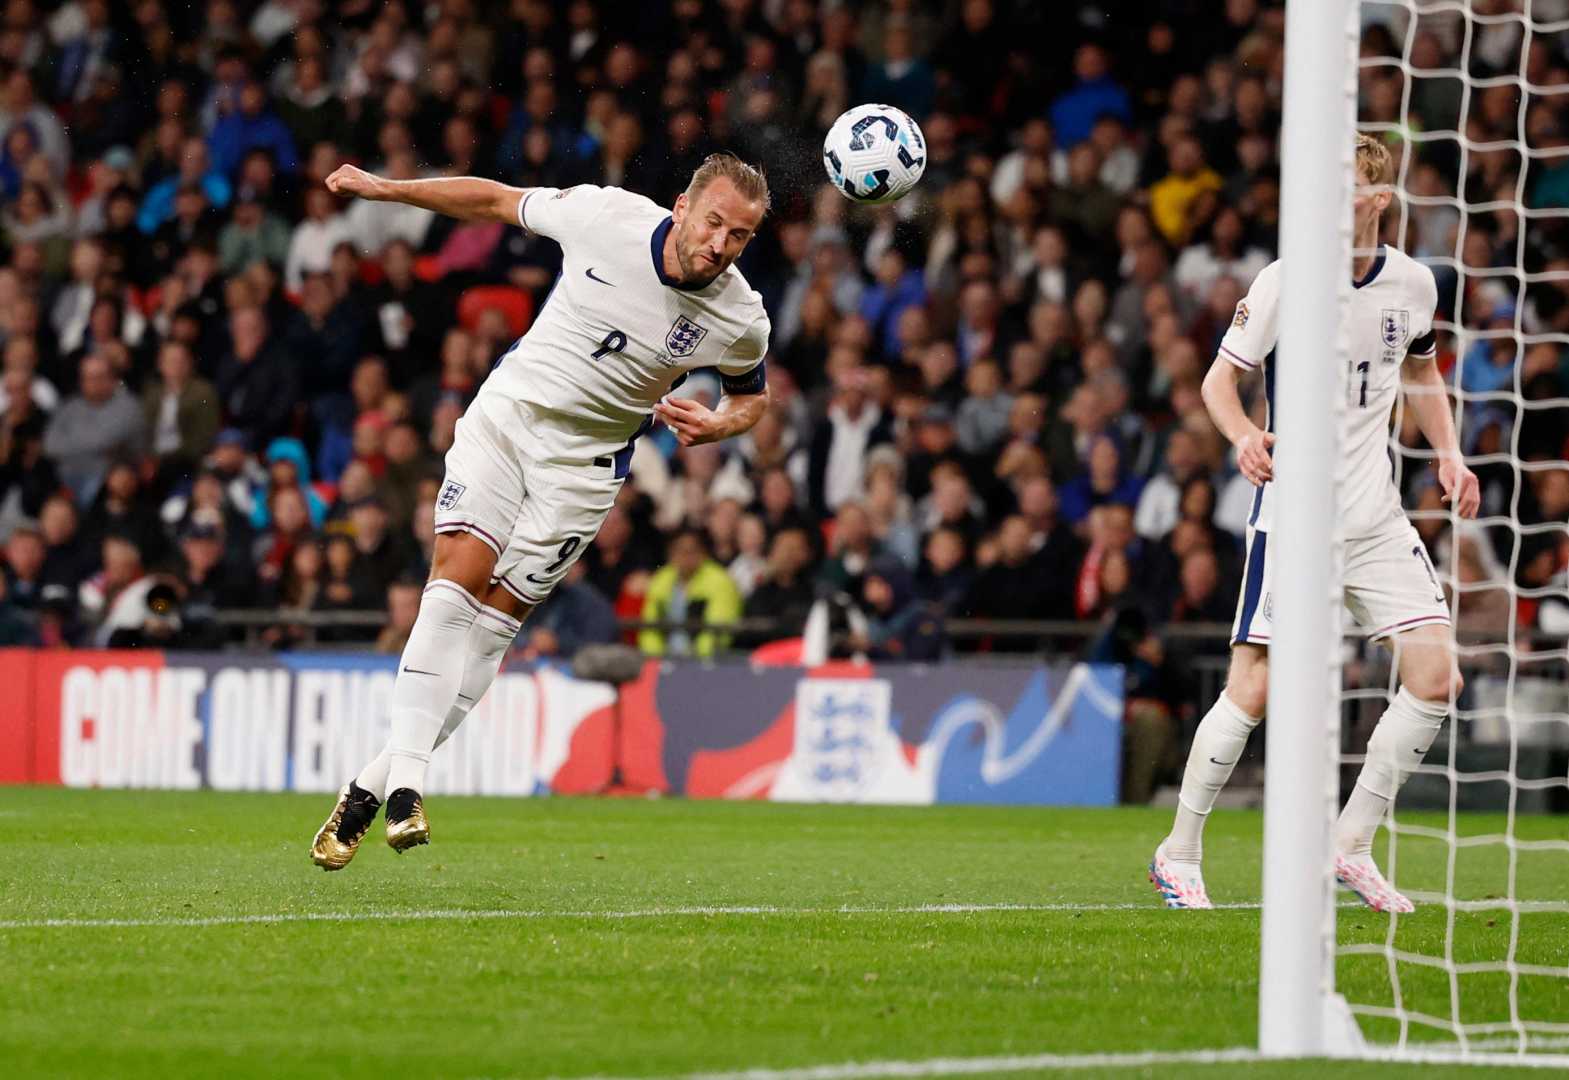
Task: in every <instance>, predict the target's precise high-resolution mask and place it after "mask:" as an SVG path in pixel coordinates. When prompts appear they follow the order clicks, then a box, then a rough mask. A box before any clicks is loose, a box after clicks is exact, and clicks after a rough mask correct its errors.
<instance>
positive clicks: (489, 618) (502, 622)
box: [354, 605, 523, 799]
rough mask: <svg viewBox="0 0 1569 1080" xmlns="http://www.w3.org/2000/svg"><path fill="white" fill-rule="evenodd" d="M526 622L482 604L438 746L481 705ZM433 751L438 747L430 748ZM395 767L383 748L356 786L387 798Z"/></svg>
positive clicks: (438, 739) (355, 781) (366, 768)
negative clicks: (390, 770) (391, 772)
mask: <svg viewBox="0 0 1569 1080" xmlns="http://www.w3.org/2000/svg"><path fill="white" fill-rule="evenodd" d="M522 626H523V624H522V623H521V622H519V621H518V620H517V619H514V618H512V617H511V616H510V615H507V614H505V613H504V612H500V611H497V610H496V609H495V608H493V607H490V606H488V605H486V606H482V607H481V608H480V611H479V615H478V617H476V618H475V620H474V625H473V626H471V627H470V628H469V639H468V658H467V660H466V661H465V662H464V665H463V684H462V686H461V687H460V688H459V690H458V698H457V700H456V701H454V702H453V703H452V708H451V709H448V710H447V719H446V721H445V722H444V723H443V724H442V725H441V734H440V735H437V736H436V746H440V745H441V744H442V743H444V742H446V741H447V740H448V739H450V738H452V733H453V732H454V731H456V730H458V725H460V724H462V723H463V721H464V720H465V719H466V718H467V717H468V714H469V712H470V711H471V710H472V709H473V708H474V706H475V705H476V704H478V702H479V699H480V698H482V697H484V696H485V691H486V690H488V689H490V684H491V683H492V682H494V681H495V679H496V672H497V671H498V670H500V668H501V659H502V657H504V656H506V655H507V650H508V649H509V648H511V646H512V641H513V639H514V638H516V637H517V635H518V631H519V630H520V629H522ZM431 749H432V750H434V749H435V747H432V748H431ZM391 768H392V752H391V751H390V750H385V749H383V750H382V752H381V753H379V754H377V755H376V757H375V758H374V759H373V760H372V761H371V763H370V764H369V765H367V766H365V768H363V769H361V770H360V774H359V775H358V776H356V777H355V778H354V783H355V785H356V786H358V787H361V788H364V789H365V790H366V791H368V792H370V793H371V794H372V795H374V796H376V798H378V799H385V798H386V797H387V772H388V770H389V769H391Z"/></svg>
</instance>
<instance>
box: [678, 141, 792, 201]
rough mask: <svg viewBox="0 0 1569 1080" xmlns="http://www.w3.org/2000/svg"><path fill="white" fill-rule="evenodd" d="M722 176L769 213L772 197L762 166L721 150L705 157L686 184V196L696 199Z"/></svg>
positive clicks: (743, 195) (746, 197) (742, 195)
mask: <svg viewBox="0 0 1569 1080" xmlns="http://www.w3.org/2000/svg"><path fill="white" fill-rule="evenodd" d="M721 176H722V177H724V178H725V179H726V180H729V181H730V182H731V183H732V184H734V185H735V189H736V190H737V191H739V192H740V193H741V197H742V198H744V199H747V200H750V201H751V202H760V203H762V204H763V213H765V214H766V213H768V208H769V206H770V205H771V203H772V197H771V196H770V195H769V194H768V177H766V176H764V175H763V170H762V168H761V167H760V166H757V165H748V164H747V163H746V162H744V161H742V160H741V159H740V158H738V157H736V156H735V155H734V154H726V153H722V152H721V153H718V154H709V155H708V156H707V157H706V158H704V159H703V163H702V164H701V165H699V166H698V167H697V171H696V172H694V173H693V174H692V180H691V182H690V183H688V184H687V186H686V197H687V198H688V199H696V198H697V197H698V195H700V194H702V191H703V189H704V188H705V187H707V186H708V185H709V184H710V183H712V182H713V181H714V180H715V179H717V178H718V177H721Z"/></svg>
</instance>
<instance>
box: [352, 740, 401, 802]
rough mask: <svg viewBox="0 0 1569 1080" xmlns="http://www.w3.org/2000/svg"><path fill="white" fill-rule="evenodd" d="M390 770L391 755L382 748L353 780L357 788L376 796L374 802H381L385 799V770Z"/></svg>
mask: <svg viewBox="0 0 1569 1080" xmlns="http://www.w3.org/2000/svg"><path fill="white" fill-rule="evenodd" d="M390 768H392V754H391V752H390V751H388V750H387V749H386V747H383V748H382V751H381V753H379V754H377V755H376V756H375V757H373V758H371V759H370V764H369V765H367V766H365V767H364V768H363V769H361V770H360V774H359V775H358V776H356V777H355V778H354V783H355V785H356V786H357V787H361V788H364V789H365V790H366V791H368V792H370V793H371V794H372V795H374V796H376V801H377V802H381V801H382V800H383V799H385V798H386V797H387V770H388V769H390Z"/></svg>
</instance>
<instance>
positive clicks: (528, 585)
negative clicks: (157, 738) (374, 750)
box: [311, 154, 769, 870]
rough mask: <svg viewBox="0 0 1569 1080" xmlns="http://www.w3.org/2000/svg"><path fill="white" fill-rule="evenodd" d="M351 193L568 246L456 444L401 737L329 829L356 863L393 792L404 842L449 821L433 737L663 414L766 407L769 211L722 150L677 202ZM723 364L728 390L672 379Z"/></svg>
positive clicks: (695, 415) (417, 183)
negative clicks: (759, 266) (762, 277)
mask: <svg viewBox="0 0 1569 1080" xmlns="http://www.w3.org/2000/svg"><path fill="white" fill-rule="evenodd" d="M326 183H327V188H328V189H329V190H330V191H332V192H334V193H335V194H339V195H353V196H358V197H359V198H362V199H373V200H380V201H388V202H401V203H407V204H409V205H411V206H418V207H422V208H424V209H426V210H434V211H436V212H437V213H440V214H448V215H450V216H452V217H455V218H459V219H462V220H465V221H499V222H502V223H504V224H508V225H520V226H522V227H523V228H524V229H527V230H529V231H531V232H535V233H538V234H540V235H541V236H548V237H550V238H551V239H553V240H555V241H556V242H557V243H559V244H560V245H561V249H562V256H563V258H562V264H561V276H560V277H559V278H558V279H557V281H556V285H555V287H554V288H553V289H552V291H551V294H550V296H549V298H548V299H547V300H546V301H545V304H544V306H543V307H542V308H541V309H540V312H539V316H538V317H537V318H536V319H535V320H534V324H533V325H532V326H531V327H529V330H528V332H527V333H526V334H524V335H523V337H521V338H520V339H518V341H516V342H515V343H513V345H512V347H511V348H509V349H508V350H507V352H506V353H505V354H504V355H503V356H502V357H501V359H500V360H498V361H497V362H496V367H495V368H494V369H493V370H492V372H491V374H490V377H489V378H487V379H486V380H485V384H484V385H483V386H482V387H481V388H480V392H479V395H478V396H477V397H476V398H475V399H474V402H473V404H472V405H470V406H469V409H468V412H467V413H465V414H464V416H463V418H462V420H460V421H459V422H458V429H457V437H456V440H455V441H454V443H453V445H452V448H451V449H450V450H449V451H448V452H447V457H446V476H445V478H444V479H443V482H442V486H441V491H440V494H439V495H438V496H437V499H436V533H437V536H436V549H435V556H434V558H433V560H432V566H431V572H430V582H429V584H427V585H426V586H425V592H424V596H423V598H422V599H421V602H420V610H419V617H418V619H417V620H416V621H415V623H414V629H413V630H412V632H411V633H410V634H409V640H408V644H407V646H405V648H404V650H403V656H402V658H401V660H400V661H399V664H398V676H397V681H396V682H395V683H394V684H393V689H392V698H391V702H390V704H389V709H388V711H389V714H390V718H391V727H392V730H391V734H390V737H389V738H388V740H387V745H386V748H385V749H384V750H383V751H382V752H381V753H380V754H378V755H377V756H376V758H375V759H374V760H372V761H371V762H370V763H369V764H367V765H366V766H365V768H363V769H362V770H360V772H359V774H358V775H357V776H356V777H355V778H354V779H353V780H351V781H350V782H349V783H348V784H347V785H345V786H344V788H343V790H342V791H341V792H339V795H338V801H337V804H336V805H335V806H334V807H333V810H332V813H331V814H330V815H329V816H328V818H327V821H326V823H325V824H324V825H322V827H321V830H320V831H319V832H317V834H316V838H315V840H314V841H313V842H312V844H311V859H312V860H313V861H314V862H316V864H317V865H319V866H322V867H324V868H325V869H328V870H338V869H341V868H342V867H344V866H347V865H348V863H349V860H350V859H352V858H353V857H354V853H355V851H356V850H357V849H358V847H359V843H360V840H361V839H362V838H363V837H364V835H365V832H366V830H368V829H369V828H370V824H371V822H372V821H374V820H375V817H376V812H377V811H378V810H379V809H380V808H381V806H382V805H383V803H385V805H386V808H387V843H388V844H389V845H391V846H392V848H393V850H395V851H404V850H406V849H408V848H410V847H413V846H415V845H417V844H423V843H426V842H427V841H428V840H429V838H430V825H429V823H428V822H427V820H426V817H425V807H424V800H423V796H422V792H423V791H424V786H425V772H426V769H427V767H428V766H429V764H430V757H431V754H432V753H433V752H434V751H435V749H436V748H437V747H438V746H440V745H441V744H442V743H443V742H444V741H446V740H447V739H448V738H450V737H451V735H452V733H453V731H455V730H456V729H457V727H458V725H459V724H461V723H462V722H463V719H464V717H466V716H467V715H468V713H469V710H470V709H471V708H473V706H474V704H475V703H476V702H478V701H479V699H480V698H481V697H483V696H484V694H485V691H486V690H487V689H488V688H489V687H490V684H491V681H492V680H493V679H494V678H495V676H496V671H497V669H498V667H499V666H500V664H501V658H502V657H503V656H504V655H505V654H506V651H507V649H508V647H509V646H510V645H511V644H512V639H513V637H514V636H515V635H516V634H517V632H518V630H519V629H520V628H521V625H522V621H523V619H524V618H526V617H527V615H528V613H529V611H531V610H532V609H533V607H534V606H535V605H536V604H538V603H539V602H540V601H542V600H544V598H545V597H546V596H547V595H549V593H550V591H551V590H552V589H554V588H555V587H556V585H557V584H558V583H559V582H560V581H561V579H562V578H563V577H564V576H565V575H566V573H567V570H568V569H570V568H571V566H572V564H573V563H574V562H576V561H577V559H578V558H579V557H580V556H581V555H582V554H583V549H584V548H586V547H587V546H588V544H589V543H590V542H591V541H592V540H593V539H594V536H595V534H597V533H598V532H599V527H600V525H601V524H602V523H603V522H604V520H605V515H606V514H608V513H609V511H610V508H611V506H612V505H613V504H614V502H615V499H616V495H617V493H618V492H619V491H620V490H621V486H622V484H623V483H624V482H625V479H626V476H627V472H628V468H629V466H630V462H631V459H632V444H633V441H634V440H635V439H636V438H637V437H638V436H639V435H641V434H642V433H643V432H644V431H646V430H647V429H648V428H649V426H650V425H652V423H653V421H654V418H655V417H658V418H659V419H660V420H662V421H664V423H665V424H666V425H667V426H669V427H670V428H671V429H672V430H673V431H674V432H675V433H676V438H677V439H678V440H679V441H680V443H681V444H682V445H683V446H691V445H693V444H695V443H706V442H714V441H716V440H719V439H725V438H729V437H730V436H732V435H739V434H741V433H742V432H744V431H748V430H750V429H751V427H752V426H753V425H754V424H756V423H757V421H758V420H759V419H760V418H761V417H762V415H763V411H764V409H765V408H766V406H767V401H768V394H767V389H766V385H765V374H764V369H763V356H764V354H765V353H766V352H767V350H768V333H769V324H768V316H767V315H766V314H765V313H764V311H763V303H762V299H761V297H759V296H758V294H757V293H756V292H754V291H753V290H752V289H751V288H750V287H749V286H748V285H747V283H746V279H745V278H744V277H742V276H741V271H740V270H738V269H736V267H735V265H734V263H735V260H736V258H737V257H738V256H739V255H740V254H741V252H742V251H743V250H744V249H745V247H746V245H747V243H748V242H749V241H750V240H751V239H752V237H753V235H755V234H756V232H757V227H758V225H759V224H761V222H762V220H763V216H764V214H766V213H767V211H768V184H767V181H766V180H765V179H764V177H763V174H762V172H761V171H760V170H758V169H756V168H754V167H753V166H751V165H748V164H746V163H745V162H743V161H741V160H740V159H738V158H735V157H733V156H731V155H729V154H714V155H711V156H710V157H709V158H708V159H707V160H705V161H704V162H703V163H702V165H700V166H699V167H698V168H697V170H696V172H694V173H693V174H692V180H691V182H690V183H689V184H688V185H687V189H686V191H685V192H683V193H682V194H681V195H680V196H678V197H677V198H676V201H675V207H674V209H673V210H669V211H667V210H665V209H663V208H662V207H660V206H657V205H656V204H654V203H653V202H652V201H650V200H648V199H646V198H644V197H643V196H641V195H636V194H633V193H632V192H630V191H624V190H622V189H620V188H614V187H595V186H593V185H591V184H581V185H578V186H577V187H571V188H563V189H557V188H516V187H509V186H507V185H506V184H500V183H497V182H495V181H494V180H484V179H479V178H475V177H467V176H464V177H451V178H444V179H432V180H388V179H384V178H382V177H379V176H375V175H373V174H371V173H367V172H364V171H363V170H361V169H357V168H355V167H354V166H352V165H344V166H342V167H341V168H339V169H338V170H337V171H335V172H334V173H333V174H332V175H331V176H329V177H327V182H326ZM699 367H717V368H718V369H719V373H720V383H721V386H722V388H723V390H724V395H723V398H722V400H721V401H720V403H719V406H718V408H716V409H709V408H707V407H706V406H704V405H703V404H702V403H700V402H698V401H694V400H691V399H685V398H676V397H668V396H667V395H668V394H669V392H670V391H671V390H672V389H673V388H674V387H675V386H677V385H678V384H679V383H680V382H681V380H682V379H683V378H685V376H686V373H687V372H688V371H690V370H692V369H693V368H699Z"/></svg>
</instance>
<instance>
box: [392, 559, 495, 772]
mask: <svg viewBox="0 0 1569 1080" xmlns="http://www.w3.org/2000/svg"><path fill="white" fill-rule="evenodd" d="M479 609H480V603H479V601H478V600H476V599H474V597H472V596H470V595H469V591H468V590H467V589H465V588H463V586H461V585H459V584H457V583H456V582H453V581H446V580H444V579H437V580H436V581H432V582H431V583H430V584H429V585H426V586H425V595H424V596H423V597H422V598H421V600H420V606H419V616H418V617H417V618H416V619H415V620H414V629H413V630H412V631H410V633H409V643H408V644H407V645H405V646H404V647H403V658H402V659H401V660H400V661H399V662H398V680H397V682H395V683H393V685H392V701H391V703H390V706H389V708H388V713H389V714H390V715H391V718H392V733H391V735H390V736H389V737H388V739H387V753H388V755H389V756H390V758H391V761H390V763H389V767H388V769H387V791H388V792H393V791H397V790H398V789H399V788H412V789H414V790H415V791H423V790H424V787H425V770H426V768H428V767H429V765H430V752H431V751H432V750H434V749H435V748H436V740H437V739H438V738H439V737H440V736H441V729H442V727H443V726H444V724H445V722H446V717H447V713H448V711H450V710H451V708H452V704H453V702H455V701H457V699H458V693H459V691H460V690H461V689H462V687H463V672H464V668H465V666H466V664H467V661H468V639H469V628H470V627H472V626H473V625H474V619H475V617H476V616H478V615H479Z"/></svg>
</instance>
